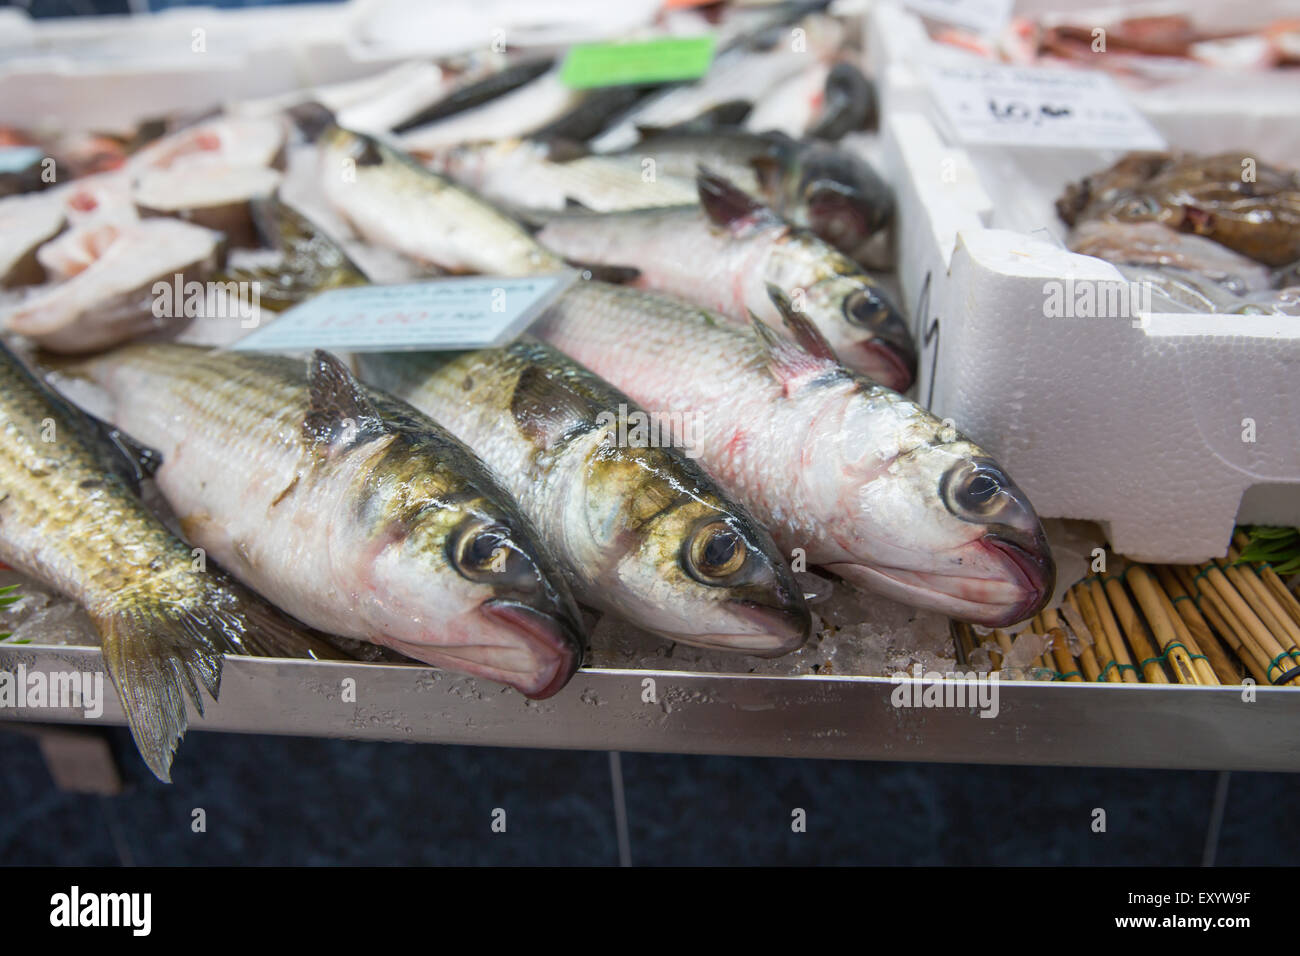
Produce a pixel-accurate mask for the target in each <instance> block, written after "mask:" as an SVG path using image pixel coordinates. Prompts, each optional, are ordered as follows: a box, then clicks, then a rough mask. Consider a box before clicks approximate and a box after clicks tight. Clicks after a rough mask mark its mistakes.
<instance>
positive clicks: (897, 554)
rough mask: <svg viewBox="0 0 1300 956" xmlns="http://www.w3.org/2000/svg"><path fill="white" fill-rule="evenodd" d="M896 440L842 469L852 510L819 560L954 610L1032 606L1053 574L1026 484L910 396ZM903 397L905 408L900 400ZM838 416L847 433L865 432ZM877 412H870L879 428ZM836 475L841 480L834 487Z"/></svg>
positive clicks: (989, 619)
mask: <svg viewBox="0 0 1300 956" xmlns="http://www.w3.org/2000/svg"><path fill="white" fill-rule="evenodd" d="M895 404H896V406H902V407H901V408H900V413H901V414H900V427H898V428H897V429H895V430H894V431H895V435H896V441H895V442H892V443H890V447H886V448H880V443H879V442H878V441H872V442H871V443H870V444H872V445H874V446H875V447H877V448H880V450H879V452H878V453H876V454H869V455H861V456H860V457H858V458H857V459H856V460H851V459H852V456H853V454H854V453H853V452H851V451H849V450H847V449H846V451H845V461H844V462H843V463H842V467H843V469H845V470H846V471H847V472H848V473H849V474H852V475H854V476H855V477H857V478H858V479H859V481H858V482H848V483H845V484H847V486H848V487H852V488H854V490H855V498H854V500H852V501H843V502H841V503H840V507H841V508H843V509H848V510H850V511H851V512H852V513H854V514H856V515H857V517H858V520H857V521H854V522H842V523H841V525H842V527H841V530H840V533H839V534H837V535H836V542H835V543H836V546H837V547H838V548H839V549H840V552H841V554H842V556H843V560H840V561H835V560H832V561H826V562H823V563H825V564H826V566H827V567H828V568H829V569H830V570H831V571H833V572H835V573H836V574H839V575H840V576H841V577H844V578H846V579H848V580H850V581H852V582H854V583H857V584H861V585H863V586H864V587H868V588H870V589H872V590H876V591H879V592H881V593H884V594H886V595H888V596H891V597H895V598H897V599H898V600H901V601H903V602H904V603H907V604H911V605H914V606H920V607H929V608H933V609H935V610H938V611H941V612H943V613H945V614H948V615H949V616H951V617H956V618H959V619H962V620H966V621H971V622H973V623H976V624H982V625H986V626H989V627H1006V626H1008V625H1011V624H1014V623H1016V622H1018V621H1022V620H1024V619H1025V618H1028V617H1031V616H1033V615H1034V614H1036V613H1037V612H1038V611H1039V610H1041V609H1042V607H1043V606H1044V605H1045V604H1046V602H1047V601H1048V600H1049V598H1050V597H1051V594H1052V590H1053V587H1054V585H1055V581H1056V566H1055V564H1054V562H1053V560H1052V555H1051V551H1050V549H1049V548H1048V545H1047V539H1046V537H1045V535H1044V534H1043V528H1042V524H1041V523H1040V522H1039V519H1038V515H1037V514H1036V513H1035V512H1034V509H1033V506H1032V505H1031V504H1030V503H1029V500H1028V498H1027V497H1026V496H1025V493H1024V492H1023V491H1022V490H1021V489H1020V488H1018V487H1017V486H1016V484H1015V483H1014V482H1013V481H1012V480H1011V478H1010V477H1009V476H1008V475H1007V473H1006V472H1005V471H1004V470H1003V469H1002V467H1001V466H999V465H998V464H997V462H995V461H994V460H993V459H992V458H991V457H990V456H989V455H988V454H987V453H986V452H984V451H983V450H982V449H980V448H979V447H978V446H977V445H975V444H973V443H972V442H970V441H968V440H966V439H965V438H963V437H962V436H961V435H960V434H959V433H958V432H957V431H956V429H954V428H952V427H950V426H949V425H948V424H946V423H940V422H938V421H936V420H935V419H933V418H932V417H931V416H929V415H928V413H925V412H923V411H922V410H920V409H919V408H917V407H916V406H913V405H911V403H910V402H899V403H895ZM908 406H910V408H908ZM854 417H855V416H854V415H853V414H852V412H850V413H849V415H848V416H846V421H845V423H846V426H847V428H848V429H849V430H848V432H847V434H862V435H863V436H864V438H867V437H868V433H865V432H863V431H862V430H861V429H862V428H865V427H866V423H865V421H862V422H860V423H855V422H854ZM879 418H880V416H879V414H878V412H877V414H876V415H875V417H874V420H875V422H876V424H877V428H879ZM844 486H845V485H844V484H842V485H841V487H844Z"/></svg>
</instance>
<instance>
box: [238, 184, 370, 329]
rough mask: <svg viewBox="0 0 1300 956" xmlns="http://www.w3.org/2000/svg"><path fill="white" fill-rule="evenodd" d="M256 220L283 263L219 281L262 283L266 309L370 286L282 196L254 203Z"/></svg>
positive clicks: (281, 308) (340, 249)
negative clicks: (338, 290)
mask: <svg viewBox="0 0 1300 956" xmlns="http://www.w3.org/2000/svg"><path fill="white" fill-rule="evenodd" d="M253 218H254V221H255V222H256V223H257V226H258V232H259V233H260V234H261V236H262V240H263V243H264V244H265V245H266V246H269V247H270V248H272V249H274V250H275V251H276V252H277V253H278V260H277V261H276V263H275V265H274V266H271V267H264V268H259V269H228V270H227V271H226V272H224V273H223V274H222V275H221V276H219V277H218V279H219V280H234V281H246V282H257V283H258V290H259V299H260V304H261V306H262V308H266V309H270V310H271V311H273V312H282V311H284V310H285V309H287V308H289V307H290V306H293V305H297V304H298V303H299V302H302V301H303V300H304V299H307V298H310V297H311V296H314V295H316V294H317V293H320V292H324V291H326V290H329V289H342V288H347V287H349V286H356V285H368V284H369V282H370V280H369V279H368V278H366V275H365V273H364V272H362V271H361V269H360V268H358V267H357V265H356V264H355V263H354V262H353V261H352V260H351V259H350V258H349V257H348V254H347V253H346V252H345V251H344V250H343V247H342V246H340V245H339V244H338V243H337V242H335V241H334V240H333V239H332V238H330V236H329V235H328V234H327V233H326V232H325V231H324V230H322V229H320V228H319V227H318V226H317V225H316V224H315V223H313V222H312V221H311V220H310V219H308V218H307V217H306V216H304V215H302V213H300V212H298V211H297V210H296V209H294V208H293V207H292V206H290V205H289V204H288V203H286V202H284V201H283V200H281V199H280V198H279V197H278V196H276V197H268V198H266V199H260V200H258V201H257V202H255V203H254V204H253Z"/></svg>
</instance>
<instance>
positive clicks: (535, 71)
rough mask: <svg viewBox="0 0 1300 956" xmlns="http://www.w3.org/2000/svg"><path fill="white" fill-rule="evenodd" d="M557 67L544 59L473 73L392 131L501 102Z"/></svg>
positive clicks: (421, 124)
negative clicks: (499, 100)
mask: <svg viewBox="0 0 1300 956" xmlns="http://www.w3.org/2000/svg"><path fill="white" fill-rule="evenodd" d="M554 65H555V64H554V61H553V60H550V59H548V58H541V59H534V60H524V61H522V62H520V63H515V64H513V65H511V66H507V67H504V68H502V69H499V70H498V69H489V70H488V71H487V72H484V70H483V69H475V70H471V71H470V72H469V73H468V74H467V77H466V80H465V81H464V82H460V83H457V84H456V86H455V87H454V88H453V89H452V90H451V91H450V92H448V93H447V95H445V96H442V97H439V98H438V99H437V100H436V101H435V102H433V103H431V104H429V105H428V106H426V107H425V108H424V109H421V110H420V111H419V112H417V113H415V114H414V115H413V116H410V117H408V118H406V119H404V120H403V121H402V122H400V123H398V124H397V125H395V126H394V127H393V132H394V133H408V132H411V131H412V130H416V129H420V128H422V127H425V126H429V125H431V124H434V123H437V122H439V121H440V120H445V119H447V118H448V117H449V116H455V115H457V114H458V113H464V112H466V111H468V110H473V109H475V108H477V107H480V106H483V105H484V104H485V103H490V102H492V101H493V100H497V99H500V98H501V97H503V96H506V95H507V94H509V93H512V92H514V91H515V90H517V89H519V88H520V87H523V86H526V85H527V84H529V83H532V82H533V81H534V80H537V79H538V78H539V77H542V76H544V75H545V74H547V73H549V72H550V71H551V68H552V67H553V66H554Z"/></svg>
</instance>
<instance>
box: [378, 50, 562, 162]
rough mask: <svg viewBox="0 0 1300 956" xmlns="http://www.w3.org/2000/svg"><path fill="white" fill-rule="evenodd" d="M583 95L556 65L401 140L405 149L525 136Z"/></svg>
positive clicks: (560, 113) (554, 117)
mask: <svg viewBox="0 0 1300 956" xmlns="http://www.w3.org/2000/svg"><path fill="white" fill-rule="evenodd" d="M584 99H585V93H584V92H583V91H581V90H575V89H572V88H570V87H568V86H566V85H565V84H564V83H563V82H562V81H561V80H560V70H559V68H558V67H556V68H555V69H552V70H551V71H550V72H547V73H544V74H542V75H541V76H539V77H538V78H537V79H535V80H532V81H531V82H529V83H526V84H525V85H523V86H521V87H518V88H517V89H514V90H512V91H510V92H509V93H506V94H504V95H503V96H499V97H497V98H496V99H494V100H491V101H489V102H487V103H484V104H483V105H481V106H476V107H474V108H472V109H468V110H466V111H464V112H462V113H456V114H454V115H452V116H449V117H447V118H446V119H442V120H439V121H437V122H435V123H431V124H429V125H427V126H421V127H420V128H418V129H412V130H410V131H409V132H407V133H403V134H402V136H401V144H402V147H403V148H404V149H407V150H421V149H434V148H437V147H439V146H452V145H455V144H456V143H475V142H484V141H491V140H498V139H510V138H513V137H520V136H527V135H528V134H529V133H531V132H532V131H533V130H536V129H539V128H541V127H544V126H546V125H548V124H549V123H551V122H554V121H555V120H557V119H559V118H560V117H562V116H565V115H567V114H568V113H569V112H570V111H571V110H573V109H574V108H575V107H578V106H579V105H580V104H581V103H582V102H583V100H584Z"/></svg>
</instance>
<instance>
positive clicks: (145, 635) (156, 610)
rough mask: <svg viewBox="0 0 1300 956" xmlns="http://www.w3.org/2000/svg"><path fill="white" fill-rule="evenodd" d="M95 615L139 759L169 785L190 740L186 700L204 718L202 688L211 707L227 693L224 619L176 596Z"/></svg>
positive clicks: (136, 597) (136, 598)
mask: <svg viewBox="0 0 1300 956" xmlns="http://www.w3.org/2000/svg"><path fill="white" fill-rule="evenodd" d="M141 595H142V592H140V591H136V592H134V595H133V598H132V600H131V602H130V603H128V604H126V605H125V606H115V607H113V608H111V609H110V610H109V611H107V612H105V613H101V614H93V613H92V615H91V617H92V619H93V620H94V622H95V626H96V628H97V629H98V631H99V634H100V641H101V645H102V647H103V654H104V666H105V667H106V668H107V669H108V675H109V678H110V679H111V680H112V682H113V686H114V687H116V688H117V692H118V696H120V697H121V699H122V710H123V711H124V712H125V714H126V722H127V726H128V727H130V729H131V737H132V738H133V739H134V740H135V745H136V747H137V748H138V749H139V751H140V756H142V757H143V758H144V762H145V763H146V764H148V766H149V769H150V770H152V771H153V773H154V776H156V777H157V778H158V779H159V780H162V781H163V782H164V783H170V782H171V764H172V757H173V756H174V755H175V753H176V746H177V744H179V743H180V740H181V738H182V737H184V736H185V730H186V728H187V727H188V726H189V716H188V714H187V713H186V710H185V700H186V698H187V697H188V698H189V700H190V701H191V702H193V704H194V707H195V709H196V710H197V711H198V712H199V714H200V715H202V714H203V697H202V695H201V693H200V691H199V687H200V685H201V686H202V687H204V688H206V689H207V691H208V693H209V694H211V695H212V698H213V700H215V699H216V698H217V693H218V691H219V690H220V688H221V648H220V647H219V644H220V643H222V638H221V636H220V635H221V632H222V629H223V627H225V626H226V623H227V622H225V621H223V619H222V613H221V612H220V611H217V610H216V609H214V608H211V607H208V606H205V605H200V606H198V607H196V608H188V607H185V606H183V605H181V604H179V603H178V602H176V601H175V600H174V599H173V598H172V596H171V595H164V596H153V597H148V596H144V597H142V596H141Z"/></svg>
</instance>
